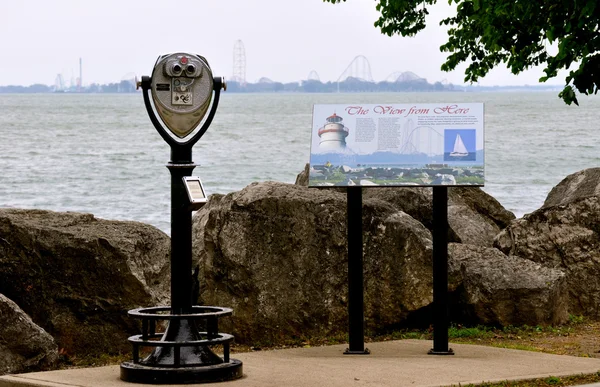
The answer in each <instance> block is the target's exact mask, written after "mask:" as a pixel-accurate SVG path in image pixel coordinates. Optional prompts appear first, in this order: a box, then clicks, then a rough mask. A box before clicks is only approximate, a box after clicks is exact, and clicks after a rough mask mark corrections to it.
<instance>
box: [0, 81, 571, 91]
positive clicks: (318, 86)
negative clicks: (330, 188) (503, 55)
mask: <svg viewBox="0 0 600 387" xmlns="http://www.w3.org/2000/svg"><path fill="white" fill-rule="evenodd" d="M563 87H564V86H562V85H512V86H479V85H467V86H465V85H453V84H451V83H450V84H442V83H440V82H436V83H434V84H430V83H428V82H427V81H426V80H424V79H422V80H418V81H408V82H377V83H375V82H366V81H362V80H358V79H350V80H346V81H343V82H327V83H322V82H319V81H300V82H290V83H281V82H259V83H245V84H241V83H238V82H234V81H227V92H228V93H316V94H334V93H386V92H389V93H397V92H452V93H456V92H490V91H495V92H513V91H530V92H539V91H561V90H562V89H563ZM138 92H141V91H140V90H136V85H135V80H133V79H132V80H126V81H121V82H119V83H110V84H105V85H98V84H92V85H89V86H86V87H81V88H77V87H70V88H65V89H57V88H56V87H55V86H48V85H43V84H34V85H30V86H21V85H8V86H0V94H46V93H51V94H98V93H120V94H127V93H131V94H134V93H138Z"/></svg>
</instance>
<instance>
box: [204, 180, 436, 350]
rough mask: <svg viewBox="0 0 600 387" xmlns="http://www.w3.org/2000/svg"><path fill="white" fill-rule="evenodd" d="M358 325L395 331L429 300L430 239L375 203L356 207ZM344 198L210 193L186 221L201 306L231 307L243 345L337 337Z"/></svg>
mask: <svg viewBox="0 0 600 387" xmlns="http://www.w3.org/2000/svg"><path fill="white" fill-rule="evenodd" d="M363 219H364V224H363V238H364V239H363V240H364V245H365V250H364V253H365V258H364V267H365V269H364V272H365V320H366V325H367V328H382V327H385V326H386V325H390V324H394V323H396V322H397V321H399V320H402V318H403V317H406V315H407V314H408V313H410V312H411V311H414V310H417V309H420V308H422V307H424V306H426V305H429V304H430V303H431V300H432V274H431V234H430V232H429V231H428V230H427V229H426V228H425V227H423V226H422V225H421V224H420V223H419V222H417V221H416V220H414V219H413V218H412V217H410V216H409V215H407V214H405V213H402V212H400V211H397V210H395V209H394V208H392V207H391V206H390V205H389V204H388V203H386V202H383V201H380V200H369V199H367V200H364V201H363ZM346 232H347V231H346V195H344V194H340V193H337V192H332V191H328V190H313V189H308V188H305V187H300V186H296V185H290V184H283V183H274V182H266V183H254V184H251V185H249V186H247V187H246V188H244V189H243V190H242V191H240V192H235V193H231V194H228V195H226V196H223V195H212V196H211V198H210V201H209V203H208V204H207V205H206V206H205V207H204V208H203V209H202V210H201V211H199V212H198V213H197V215H196V216H195V217H194V231H193V239H194V254H195V257H196V259H197V260H198V261H199V262H200V264H201V276H200V278H204V279H205V280H204V282H203V283H202V285H201V298H202V302H203V303H205V304H207V305H220V306H228V307H232V308H233V309H234V316H233V317H232V318H231V321H232V326H231V329H232V332H233V333H234V335H235V336H236V340H238V341H240V342H246V343H253V344H256V343H261V342H279V343H281V342H285V339H286V338H294V337H295V338H298V337H302V336H304V337H309V336H324V335H331V334H336V333H344V332H345V331H346V326H347V249H346Z"/></svg>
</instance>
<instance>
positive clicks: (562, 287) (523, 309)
mask: <svg viewBox="0 0 600 387" xmlns="http://www.w3.org/2000/svg"><path fill="white" fill-rule="evenodd" d="M448 266H449V270H448V276H449V288H450V290H452V291H454V292H455V294H454V298H455V299H458V300H460V304H459V305H458V307H457V308H450V310H451V312H452V313H453V314H455V315H457V318H461V319H465V320H467V321H475V322H478V323H483V324H494V325H502V326H507V325H524V324H527V325H533V326H534V325H538V324H544V325H546V324H563V323H565V322H566V321H567V320H568V310H567V309H568V289H567V282H566V277H565V274H564V273H563V272H562V271H560V270H557V269H550V268H546V267H543V266H542V265H540V264H536V263H534V262H532V261H530V260H527V259H523V258H519V257H516V256H511V257H508V256H506V255H504V254H503V253H502V252H500V251H499V250H497V249H494V248H485V247H480V246H472V245H465V244H457V243H451V244H450V245H449V246H448Z"/></svg>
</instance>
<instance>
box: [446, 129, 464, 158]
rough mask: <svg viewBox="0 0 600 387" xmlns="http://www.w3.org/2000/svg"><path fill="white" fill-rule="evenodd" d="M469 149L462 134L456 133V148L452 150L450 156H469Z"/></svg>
mask: <svg viewBox="0 0 600 387" xmlns="http://www.w3.org/2000/svg"><path fill="white" fill-rule="evenodd" d="M468 155H469V151H468V150H467V147H466V146H465V143H464V142H463V140H462V138H460V134H457V135H456V140H454V149H453V150H452V152H450V157H464V156H468Z"/></svg>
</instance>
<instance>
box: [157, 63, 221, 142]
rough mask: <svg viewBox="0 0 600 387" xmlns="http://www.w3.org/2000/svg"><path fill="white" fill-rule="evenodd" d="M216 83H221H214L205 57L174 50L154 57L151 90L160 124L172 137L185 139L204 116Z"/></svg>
mask: <svg viewBox="0 0 600 387" xmlns="http://www.w3.org/2000/svg"><path fill="white" fill-rule="evenodd" d="M215 86H220V85H218V84H217V85H215V82H214V79H213V75H212V71H211V69H210V66H209V65H208V62H207V61H206V59H205V58H204V57H202V56H200V55H196V54H188V53H174V54H168V55H163V56H160V57H159V58H158V59H157V61H156V64H155V65H154V69H153V71H152V78H151V84H150V90H151V93H152V100H153V102H154V107H155V109H156V112H157V113H158V115H159V116H160V118H161V120H162V121H163V123H164V124H165V125H166V126H167V128H168V129H169V130H170V131H171V132H172V133H173V134H174V135H175V136H177V137H179V138H184V137H186V136H187V135H189V134H190V133H191V132H193V131H194V129H195V128H196V127H197V126H198V124H200V122H201V121H202V119H203V118H204V117H205V115H206V113H207V111H208V108H209V106H210V104H211V100H212V95H213V90H214V87H215Z"/></svg>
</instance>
